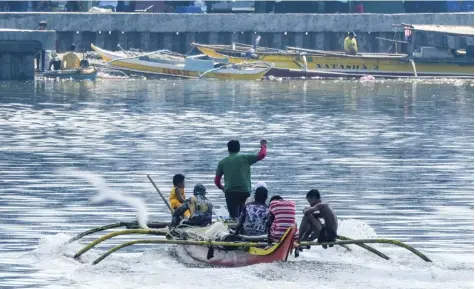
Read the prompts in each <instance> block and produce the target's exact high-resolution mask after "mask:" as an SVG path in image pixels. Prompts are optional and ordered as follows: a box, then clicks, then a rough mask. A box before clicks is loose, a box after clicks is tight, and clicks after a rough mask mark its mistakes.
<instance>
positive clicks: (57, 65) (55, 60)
mask: <svg viewBox="0 0 475 289" xmlns="http://www.w3.org/2000/svg"><path fill="white" fill-rule="evenodd" d="M51 67H53V69H54V70H60V69H61V59H59V57H58V53H56V50H53V51H51V60H50V61H49V65H48V69H49V70H53V69H51Z"/></svg>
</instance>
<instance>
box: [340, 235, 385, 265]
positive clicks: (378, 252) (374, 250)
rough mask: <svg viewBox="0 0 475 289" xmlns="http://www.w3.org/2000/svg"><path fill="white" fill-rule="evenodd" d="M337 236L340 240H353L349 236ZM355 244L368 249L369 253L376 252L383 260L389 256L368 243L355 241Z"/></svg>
mask: <svg viewBox="0 0 475 289" xmlns="http://www.w3.org/2000/svg"><path fill="white" fill-rule="evenodd" d="M337 238H338V239H340V240H344V241H350V240H353V239H350V238H348V237H345V236H340V235H338V236H337ZM355 245H356V246H360V247H361V248H363V249H366V250H368V251H370V252H371V253H373V254H376V255H378V256H379V257H381V258H383V259H385V260H389V257H388V256H387V255H386V254H384V253H383V252H381V251H378V250H376V249H375V248H373V247H371V246H368V245H366V244H364V243H355Z"/></svg>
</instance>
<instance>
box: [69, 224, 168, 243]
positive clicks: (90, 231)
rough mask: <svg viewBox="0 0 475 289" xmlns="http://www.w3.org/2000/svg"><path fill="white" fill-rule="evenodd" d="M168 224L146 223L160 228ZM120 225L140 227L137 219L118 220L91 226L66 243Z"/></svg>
mask: <svg viewBox="0 0 475 289" xmlns="http://www.w3.org/2000/svg"><path fill="white" fill-rule="evenodd" d="M169 225H170V223H169V222H148V223H147V226H148V227H149V228H150V229H162V228H165V227H167V226H169ZM120 227H125V228H126V229H141V228H140V226H139V224H138V222H137V221H134V222H119V223H114V224H110V225H105V226H101V227H97V228H93V229H90V230H87V231H85V232H82V233H80V234H78V235H77V236H76V237H74V238H71V239H70V240H69V241H68V243H72V242H74V241H77V240H79V239H81V238H83V237H85V236H87V235H91V234H94V233H97V232H100V231H105V230H108V229H114V228H120Z"/></svg>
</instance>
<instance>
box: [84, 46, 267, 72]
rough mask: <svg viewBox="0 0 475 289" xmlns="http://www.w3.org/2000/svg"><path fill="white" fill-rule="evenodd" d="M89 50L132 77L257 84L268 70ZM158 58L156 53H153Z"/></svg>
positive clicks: (256, 66)
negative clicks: (245, 81) (236, 81)
mask: <svg viewBox="0 0 475 289" xmlns="http://www.w3.org/2000/svg"><path fill="white" fill-rule="evenodd" d="M91 48H92V49H93V50H94V51H96V52H97V53H98V54H99V55H100V56H101V58H102V59H103V60H104V61H105V62H106V63H107V64H108V65H110V66H112V67H114V68H117V69H120V70H124V71H129V72H134V73H143V74H153V75H162V76H172V77H179V78H202V77H204V78H215V79H223V80H259V79H262V78H263V77H264V76H265V75H266V74H267V72H268V71H269V70H270V69H271V68H272V66H271V65H268V64H260V65H256V64H255V63H252V64H248V65H232V64H229V63H227V64H225V63H216V62H215V61H213V60H202V59H197V58H193V57H185V56H182V55H178V54H174V55H173V57H170V59H160V58H154V57H150V56H151V55H153V54H154V53H153V52H152V53H143V54H141V55H136V56H131V57H124V56H123V55H121V54H118V53H115V52H112V51H107V50H104V49H101V48H99V47H97V46H95V45H94V44H91ZM157 54H158V52H157Z"/></svg>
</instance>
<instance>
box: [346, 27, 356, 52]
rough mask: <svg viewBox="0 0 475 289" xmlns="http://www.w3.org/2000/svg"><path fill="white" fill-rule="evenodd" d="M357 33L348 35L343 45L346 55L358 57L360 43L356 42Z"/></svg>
mask: <svg viewBox="0 0 475 289" xmlns="http://www.w3.org/2000/svg"><path fill="white" fill-rule="evenodd" d="M355 36H356V35H355V33H353V32H350V33H348V37H346V38H345V42H344V44H343V46H344V49H345V52H346V54H350V55H356V54H357V53H358V43H357V42H356V38H355Z"/></svg>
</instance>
